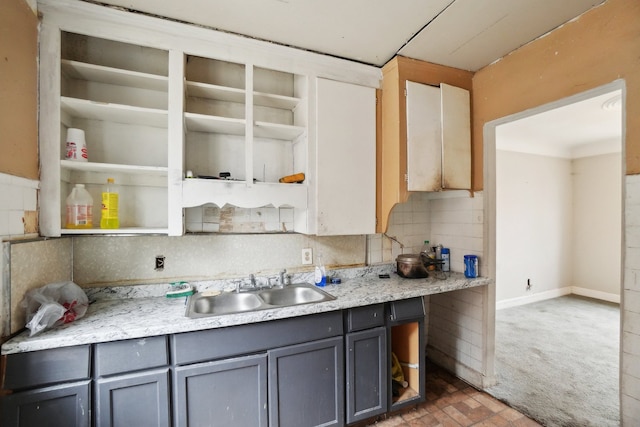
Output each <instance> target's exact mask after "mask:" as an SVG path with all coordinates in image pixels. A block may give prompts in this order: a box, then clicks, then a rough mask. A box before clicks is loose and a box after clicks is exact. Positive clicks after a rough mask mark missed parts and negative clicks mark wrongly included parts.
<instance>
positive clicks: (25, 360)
mask: <svg viewBox="0 0 640 427" xmlns="http://www.w3.org/2000/svg"><path fill="white" fill-rule="evenodd" d="M90 358H91V348H90V346H89V345H80V346H74V347H61V348H54V349H51V350H41V351H32V352H28V353H17V354H9V355H7V356H4V364H5V366H4V381H3V384H2V388H4V389H7V390H17V389H24V388H31V387H36V386H43V385H47V384H56V383H61V382H68V381H77V380H83V379H88V378H89V375H90V369H89V367H90Z"/></svg>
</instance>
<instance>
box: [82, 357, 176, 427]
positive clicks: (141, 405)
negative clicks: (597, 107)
mask: <svg viewBox="0 0 640 427" xmlns="http://www.w3.org/2000/svg"><path fill="white" fill-rule="evenodd" d="M95 388H96V400H95V412H96V415H95V420H96V426H97V427H128V426H136V427H145V426H148V427H169V423H170V411H169V404H170V399H169V368H162V369H156V370H153V371H143V372H136V373H132V374H127V375H118V376H114V377H109V378H100V379H98V380H96V385H95Z"/></svg>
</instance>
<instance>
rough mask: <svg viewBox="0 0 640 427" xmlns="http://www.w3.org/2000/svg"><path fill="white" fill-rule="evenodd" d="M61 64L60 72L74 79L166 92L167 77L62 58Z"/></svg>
mask: <svg viewBox="0 0 640 427" xmlns="http://www.w3.org/2000/svg"><path fill="white" fill-rule="evenodd" d="M61 65H62V72H63V73H64V74H66V75H67V76H69V77H71V78H74V79H80V80H87V81H91V82H99V83H107V84H112V85H118V86H127V87H134V88H141V89H151V90H157V91H162V92H166V91H167V88H168V86H169V78H168V77H166V76H159V75H156V74H147V73H140V72H138V71H130V70H123V69H120V68H111V67H104V66H102V65H95V64H88V63H85V62H78V61H71V60H68V59H63V60H62V61H61Z"/></svg>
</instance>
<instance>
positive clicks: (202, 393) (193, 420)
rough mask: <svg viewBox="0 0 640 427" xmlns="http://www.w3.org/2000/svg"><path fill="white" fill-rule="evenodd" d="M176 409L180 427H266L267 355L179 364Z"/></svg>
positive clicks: (175, 394) (175, 376)
mask: <svg viewBox="0 0 640 427" xmlns="http://www.w3.org/2000/svg"><path fill="white" fill-rule="evenodd" d="M173 409H174V414H175V420H176V422H175V425H176V426H178V427H187V426H190V427H196V426H207V427H212V426H234V427H242V426H247V427H261V426H264V427H266V426H267V425H268V424H267V355H266V354H258V355H252V356H245V357H237V358H233V359H225V360H220V361H216V362H205V363H198V364H195V365H187V366H178V367H176V368H175V372H174V407H173Z"/></svg>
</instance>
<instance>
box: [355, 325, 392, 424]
mask: <svg viewBox="0 0 640 427" xmlns="http://www.w3.org/2000/svg"><path fill="white" fill-rule="evenodd" d="M386 337H387V329H386V328H385V327H383V326H381V327H378V328H373V329H367V330H364V331H358V332H351V333H348V334H347V335H346V346H347V349H346V350H347V353H346V362H347V369H346V373H347V423H348V424H351V423H354V422H356V421H362V420H364V419H366V418H369V417H373V416H375V415H380V414H383V413H385V412H387V389H388V385H387V384H388V376H387V338H386Z"/></svg>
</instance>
